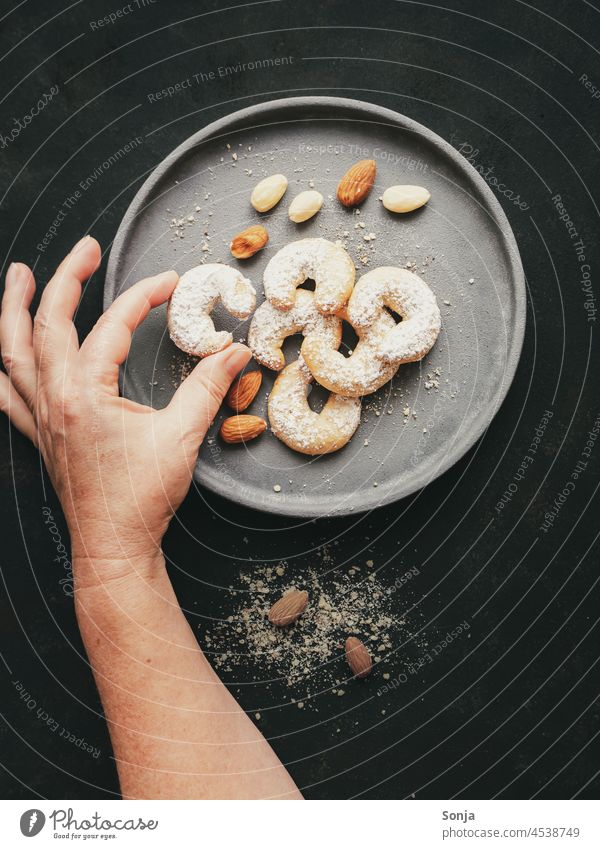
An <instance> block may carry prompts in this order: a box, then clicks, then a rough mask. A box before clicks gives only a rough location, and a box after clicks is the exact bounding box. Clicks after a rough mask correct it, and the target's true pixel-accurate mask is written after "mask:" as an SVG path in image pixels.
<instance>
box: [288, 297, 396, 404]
mask: <svg viewBox="0 0 600 849" xmlns="http://www.w3.org/2000/svg"><path fill="white" fill-rule="evenodd" d="M342 317H343V318H345V319H346V320H348V316H347V315H346V314H345V313H342ZM395 326H396V322H395V321H394V319H393V318H392V316H391V315H390V314H389V312H387V310H385V309H382V310H380V311H379V313H378V315H377V317H376V318H375V320H374V321H373V323H372V324H371V326H370V327H364V328H363V327H356V328H355V331H356V334H357V336H358V343H357V345H356V347H355V348H354V350H353V352H352V355H351V356H350V357H345V356H344V355H343V354H341V353H340V352H339V351H337V350H335V349H334V348H333V347H332V346H331V345H328V344H327V342H326V340H324V339H323V338H322V337H320V336H317V335H316V334H313V335H310V336H307V337H306V339H305V340H304V342H303V343H302V348H301V349H300V353H301V355H302V357H303V359H304V361H305V362H306V365H307V366H308V368H309V369H310V371H311V374H312V375H313V377H314V378H315V380H316V381H317V382H318V383H320V384H321V386H324V387H325V388H326V389H329V391H330V392H335V393H337V394H338V395H343V396H344V397H346V398H360V396H361V395H368V394H369V393H370V392H375V391H376V390H377V389H379V387H380V386H383V384H384V383H387V382H388V380H391V379H392V377H393V376H394V375H395V374H396V372H397V370H398V366H397V365H396V364H392V363H386V362H384V361H383V360H382V359H381V357H378V356H377V352H378V350H379V349H380V348H381V346H382V345H383V342H384V340H385V338H386V337H387V334H388V333H390V332H391V331H392V330H393V329H394V327H395Z"/></svg>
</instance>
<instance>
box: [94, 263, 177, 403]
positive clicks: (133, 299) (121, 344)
mask: <svg viewBox="0 0 600 849" xmlns="http://www.w3.org/2000/svg"><path fill="white" fill-rule="evenodd" d="M178 280H179V275H178V274H177V272H176V271H164V272H163V273H162V274H157V275H156V276H155V277H147V278H146V279H145V280H140V281H139V283H136V284H135V285H134V286H132V287H131V289H128V290H127V291H126V292H123V294H122V295H119V297H118V298H117V299H116V300H115V301H114V303H113V304H111V306H110V307H109V308H108V309H107V311H106V312H105V313H104V314H103V315H102V316H100V318H99V319H98V321H97V323H96V325H95V327H94V328H93V330H92V331H91V333H90V334H89V336H88V337H87V338H86V339H85V340H84V342H83V344H82V345H81V350H80V356H81V357H82V358H83V359H84V360H85V362H86V364H89V366H90V372H91V374H92V376H93V377H95V378H96V379H97V380H100V382H102V383H104V384H105V385H106V386H107V387H108V388H109V389H111V390H112V391H114V392H116V391H117V378H118V373H119V366H120V365H121V364H122V363H123V362H124V361H125V359H126V357H127V354H128V353H129V348H130V347H131V337H132V335H133V332H134V330H135V329H136V327H139V325H140V324H141V323H142V322H143V321H144V319H145V318H146V316H147V315H148V313H149V312H150V310H151V309H153V308H154V307H157V306H160V304H164V303H165V301H167V300H168V299H169V298H170V297H171V295H172V293H173V289H174V288H175V286H176V285H177V282H178Z"/></svg>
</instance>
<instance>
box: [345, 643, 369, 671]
mask: <svg viewBox="0 0 600 849" xmlns="http://www.w3.org/2000/svg"><path fill="white" fill-rule="evenodd" d="M346 660H347V661H348V665H349V667H350V669H351V670H352V673H353V675H354V677H355V678H366V677H367V675H368V674H369V673H370V671H371V669H372V668H373V662H372V661H371V655H370V654H369V652H368V650H367V648H366V646H365V645H364V643H361V641H360V640H359V639H358V637H348V639H347V640H346Z"/></svg>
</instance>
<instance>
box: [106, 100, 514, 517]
mask: <svg viewBox="0 0 600 849" xmlns="http://www.w3.org/2000/svg"><path fill="white" fill-rule="evenodd" d="M365 158H372V159H375V161H376V163H377V169H378V170H377V181H376V184H375V187H374V188H373V191H372V192H371V194H370V196H369V197H368V198H367V200H366V201H365V202H364V203H363V204H362V206H361V207H360V208H359V209H358V210H348V209H345V208H343V207H342V206H341V205H340V204H339V203H338V202H337V200H336V199H335V192H336V186H337V183H338V181H339V179H340V177H341V176H342V174H344V172H345V171H346V170H347V169H348V168H349V167H350V166H351V165H352V164H353V163H354V162H356V161H357V160H359V159H365ZM278 172H281V173H284V174H286V175H287V177H288V179H289V187H288V190H287V194H286V195H285V197H284V198H283V200H282V201H281V203H280V204H279V205H278V206H277V207H275V209H273V210H271V212H270V213H267V214H266V215H259V214H258V213H256V212H255V211H254V210H253V209H252V207H251V205H250V203H249V198H250V193H251V190H252V188H253V187H254V185H255V184H256V183H257V182H258V181H259V180H260V179H262V178H263V177H265V176H267V175H269V174H275V173H278ZM398 183H408V184H416V185H422V186H425V187H426V188H428V189H429V191H430V192H431V200H430V201H429V203H428V204H427V205H426V206H425V207H423V208H422V209H420V210H418V211H416V212H413V213H411V214H409V215H393V214H391V213H389V212H387V211H386V210H385V209H384V207H383V205H382V204H381V202H380V201H379V197H380V196H381V194H382V193H383V191H384V189H385V188H386V187H388V186H391V185H394V184H398ZM313 185H314V187H315V188H317V189H318V190H319V191H321V193H322V194H323V195H324V197H325V203H324V205H323V208H322V210H321V212H320V213H319V214H318V215H317V216H316V217H315V218H313V219H312V220H310V221H308V222H306V223H304V224H302V225H297V224H293V223H292V222H290V221H289V219H288V217H287V207H288V205H289V202H290V200H291V198H292V197H294V196H295V195H296V194H297V193H298V192H300V191H302V190H304V189H307V188H309V187H312V186H313ZM258 222H261V223H263V224H264V225H265V226H266V227H267V229H268V231H269V235H270V241H269V244H268V245H267V247H266V249H264V250H263V251H260V252H259V253H258V254H257V255H256V256H255V257H253V258H252V259H250V260H246V261H244V262H237V260H234V259H233V258H232V257H231V255H230V253H229V243H230V241H231V239H232V237H233V236H234V235H235V234H236V233H238V232H239V231H240V230H243V229H244V228H245V227H248V226H249V225H251V224H256V223H258ZM308 236H320V237H324V238H327V239H330V240H332V241H335V240H337V239H340V240H342V241H343V242H344V243H345V244H346V245H347V248H348V250H349V252H350V255H351V256H352V258H353V259H354V261H355V263H356V266H357V277H358V276H360V274H361V273H364V272H366V271H369V270H370V269H373V268H377V267H378V266H380V265H400V266H404V267H410V268H411V269H412V270H413V271H415V272H416V273H417V274H419V275H420V276H422V277H423V278H424V279H425V280H426V281H427V282H428V283H429V285H430V286H431V288H432V289H433V291H434V292H435V294H436V296H437V299H438V303H439V305H440V309H441V312H442V332H441V334H440V337H439V339H438V341H437V343H436V345H435V346H434V348H433V350H432V351H431V352H430V354H429V355H428V356H427V357H426V358H425V359H424V360H423V361H422V362H421V363H413V364H411V365H406V366H402V367H401V368H400V369H399V371H398V373H397V375H396V377H395V378H394V380H393V381H392V382H391V383H389V384H387V385H386V386H384V387H383V388H382V389H380V390H379V392H377V393H375V394H374V395H371V396H368V397H366V398H365V399H364V401H363V412H362V420H361V424H360V426H359V428H358V430H357V432H356V433H355V435H354V437H353V438H352V440H351V442H350V443H349V444H348V445H347V446H346V447H345V448H343V449H342V450H341V451H338V452H337V453H335V454H330V455H326V456H323V457H316V458H315V457H306V456H304V455H301V454H297V453H295V452H293V451H291V450H290V449H288V448H287V447H286V446H285V445H283V444H282V443H281V442H279V441H278V440H277V439H276V438H275V436H273V434H271V433H270V432H267V433H265V434H264V435H263V436H261V437H260V438H258V439H256V440H255V441H253V442H250V443H248V444H247V445H239V446H230V445H224V444H223V443H222V442H221V441H220V440H219V437H218V429H219V426H220V423H221V421H222V419H223V418H224V417H225V416H226V415H228V414H230V412H229V413H228V411H227V410H226V409H223V410H222V411H221V412H220V413H219V415H218V416H217V419H216V420H215V422H214V424H213V426H212V428H211V430H210V432H209V435H208V438H207V439H206V440H205V442H204V444H203V446H202V448H201V451H200V455H199V458H198V464H197V466H196V471H195V478H196V481H197V482H198V483H200V484H202V485H203V486H206V487H208V489H210V490H212V491H214V492H216V493H218V494H220V495H223V496H225V497H227V498H230V499H232V500H234V501H236V502H239V503H241V504H244V505H246V506H248V507H254V508H258V509H262V510H266V511H269V512H273V513H281V514H287V515H292V516H310V517H315V516H330V515H333V514H335V515H343V514H347V513H351V512H353V511H356V512H359V511H364V510H368V509H371V508H374V507H377V506H379V505H381V504H386V503H389V502H391V501H395V500H397V499H400V498H403V497H405V496H407V495H410V494H411V493H413V492H415V491H416V490H418V489H420V488H421V487H423V486H425V485H427V484H428V483H430V482H431V481H432V480H434V479H435V478H436V477H437V476H438V475H441V474H442V473H443V472H444V471H445V470H446V469H448V468H449V467H450V466H451V465H452V464H453V463H455V462H456V461H457V460H458V459H459V458H460V457H461V456H462V455H463V454H464V453H465V451H467V450H468V449H469V448H470V447H471V446H472V445H473V444H474V442H475V441H476V440H477V439H478V438H479V437H480V436H481V434H482V433H483V431H484V430H485V428H486V427H487V426H488V425H489V423H490V421H491V420H492V418H493V416H494V414H495V413H496V411H497V410H498V407H499V406H500V404H501V402H502V400H503V399H504V397H505V395H506V392H507V391H508V387H509V386H510V383H511V381H512V378H513V376H514V373H515V369H516V366H517V362H518V359H519V354H520V351H521V345H522V341H523V334H524V328H525V282H524V274H523V269H522V266H521V262H520V258H519V253H518V249H517V246H516V243H515V239H514V236H513V233H512V231H511V229H510V226H509V224H508V221H507V219H506V216H505V215H504V213H503V211H502V209H501V207H500V205H499V203H498V202H497V201H496V199H495V197H494V195H493V194H492V192H491V190H490V189H489V188H488V186H487V185H486V183H485V182H484V180H483V179H482V178H481V177H480V176H479V174H478V173H477V172H476V171H475V170H474V169H473V168H472V167H471V166H470V165H469V164H468V163H467V162H466V161H465V160H464V158H463V157H461V155H460V154H459V153H457V151H456V150H454V148H452V147H451V146H450V145H449V144H448V143H447V142H445V141H444V140H443V139H441V138H439V136H436V135H435V134H434V133H432V132H431V131H430V130H428V129H427V128H425V127H423V126H421V125H420V124H417V123H415V122H414V121H412V120H410V119H409V118H406V117H404V116H402V115H399V114H397V113H395V112H392V111H390V110H388V109H384V108H382V107H379V106H374V105H371V104H368V103H362V102H359V101H355V100H346V99H340V98H331V97H298V98H287V99H285V100H276V101H272V102H269V103H263V104H260V105H258V106H252V107H250V108H249V109H244V110H242V111H240V112H236V113H235V114H233V115H230V116H229V117H227V118H223V119H221V120H219V121H216V122H215V123H214V124H211V125H210V126H208V127H206V128H205V129H203V130H200V131H199V132H198V133H196V134H195V135H193V136H192V137H191V138H190V139H188V140H187V141H186V142H184V143H183V144H182V145H180V146H179V147H178V148H177V149H176V150H175V151H173V153H171V154H170V155H169V156H168V157H167V158H166V159H165V160H164V161H163V162H162V163H161V164H160V165H159V166H158V168H156V170H155V171H154V172H153V173H152V175H151V176H150V178H149V179H148V180H147V181H146V182H145V183H144V185H143V186H142V188H141V189H140V191H139V192H138V194H137V195H136V197H135V199H134V201H133V203H132V204H131V206H130V207H129V209H128V211H127V213H126V215H125V217H124V219H123V221H122V223H121V226H120V227H119V231H118V233H117V236H116V239H115V242H114V245H113V248H112V252H111V256H110V261H109V264H108V271H107V276H106V288H105V298H104V305H105V308H106V307H108V306H109V305H110V304H111V303H112V301H113V300H114V299H115V297H116V296H117V295H118V294H119V293H120V292H122V291H123V290H124V289H126V288H128V287H129V286H131V285H133V283H135V281H136V280H139V279H140V278H142V277H145V276H147V275H151V274H155V273H157V272H158V271H160V270H164V269H168V268H175V269H176V270H177V271H178V272H179V273H183V272H184V271H186V270H187V269H188V268H191V267H192V266H194V265H198V264H199V263H201V262H202V261H205V262H224V263H229V264H231V265H233V266H237V267H239V268H240V269H243V271H244V273H245V274H246V276H248V277H250V278H251V280H252V281H253V283H254V285H255V288H256V290H257V292H258V302H259V303H260V302H261V301H262V300H263V297H264V296H263V293H262V273H263V270H264V267H265V265H266V263H267V262H268V260H269V259H270V258H271V257H272V256H273V255H274V253H275V252H276V251H277V250H279V249H280V248H281V247H283V246H284V245H285V244H287V243H288V242H290V241H293V240H294V239H300V238H305V237H308ZM214 318H215V324H216V325H217V327H226V328H227V329H230V330H232V331H233V332H234V337H235V338H236V339H238V340H244V339H245V338H246V334H247V327H248V322H245V323H240V322H237V321H236V320H234V319H232V318H231V317H230V316H228V315H227V314H225V313H224V312H222V311H221V310H217V311H216V312H215V314H214ZM345 339H346V344H347V345H348V346H349V347H351V346H352V343H353V342H352V338H349V337H345ZM298 348H299V339H298V338H294V339H292V340H287V343H286V346H285V348H284V350H285V351H286V355H287V359H288V362H289V361H290V360H291V359H293V358H295V357H296V355H297V351H298ZM192 365H193V361H192V360H191V359H190V358H188V357H187V356H186V355H185V354H183V353H182V352H181V351H179V350H178V349H177V348H176V347H175V346H174V345H173V343H172V342H171V341H170V339H169V335H168V332H167V329H166V309H165V308H161V309H157V310H154V311H153V313H152V314H151V316H150V317H149V318H148V319H147V320H146V321H145V322H144V324H143V325H142V326H141V327H140V328H139V329H138V330H137V331H136V333H135V334H134V338H133V343H132V347H131V351H130V354H129V358H128V360H127V363H126V365H125V366H124V368H123V370H122V391H123V394H124V395H126V396H127V397H129V398H132V399H134V400H136V401H139V402H142V403H145V404H151V405H153V406H154V407H162V406H164V405H166V404H167V403H168V401H169V399H170V398H171V396H172V394H173V392H174V391H175V389H176V387H177V385H178V384H179V382H180V381H181V379H182V377H183V376H184V375H185V374H186V372H187V371H189V369H190V368H191V366H192ZM263 372H264V379H263V384H262V387H261V391H260V393H259V396H258V397H257V399H256V400H255V401H254V403H253V404H252V406H251V407H250V409H249V410H248V411H247V412H249V413H254V414H256V415H260V416H264V417H265V418H266V417H267V416H266V400H267V395H268V392H269V390H270V388H271V386H272V383H273V377H274V375H273V374H272V373H271V372H268V371H267V370H266V369H265V370H263ZM322 402H323V391H322V390H321V389H320V388H319V387H315V389H314V390H313V392H312V393H311V405H312V406H313V408H314V409H319V404H322ZM164 450H165V451H168V450H169V446H168V445H165V446H164ZM276 486H277V487H278V488H279V487H280V488H281V490H280V491H278V492H277V491H275V489H274V487H276Z"/></svg>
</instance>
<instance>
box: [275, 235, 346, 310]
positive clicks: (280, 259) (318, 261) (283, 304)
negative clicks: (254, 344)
mask: <svg viewBox="0 0 600 849" xmlns="http://www.w3.org/2000/svg"><path fill="white" fill-rule="evenodd" d="M355 273H356V272H355V270H354V263H353V262H352V260H351V259H350V257H349V256H348V254H347V253H346V251H345V250H344V248H343V247H342V246H341V245H336V244H334V243H333V242H328V241H327V239H300V240H299V241H298V242H290V244H289V245H286V246H285V247H284V248H282V249H281V250H280V251H278V252H277V253H276V254H275V256H274V257H272V259H271V260H269V263H268V265H267V267H266V268H265V273H264V276H263V282H264V287H265V296H266V298H267V300H268V301H270V302H271V303H272V304H273V306H275V307H277V309H280V310H291V309H292V307H293V306H294V297H295V294H296V292H295V290H296V289H297V287H298V286H300V284H301V283H304V281H305V280H308V279H309V278H310V279H311V280H314V281H315V304H316V306H317V309H318V310H319V312H321V313H323V315H332V314H333V313H336V312H338V311H339V310H340V309H342V307H344V306H345V305H346V303H347V302H348V298H349V297H350V295H351V293H352V289H353V287H354V277H355Z"/></svg>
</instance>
